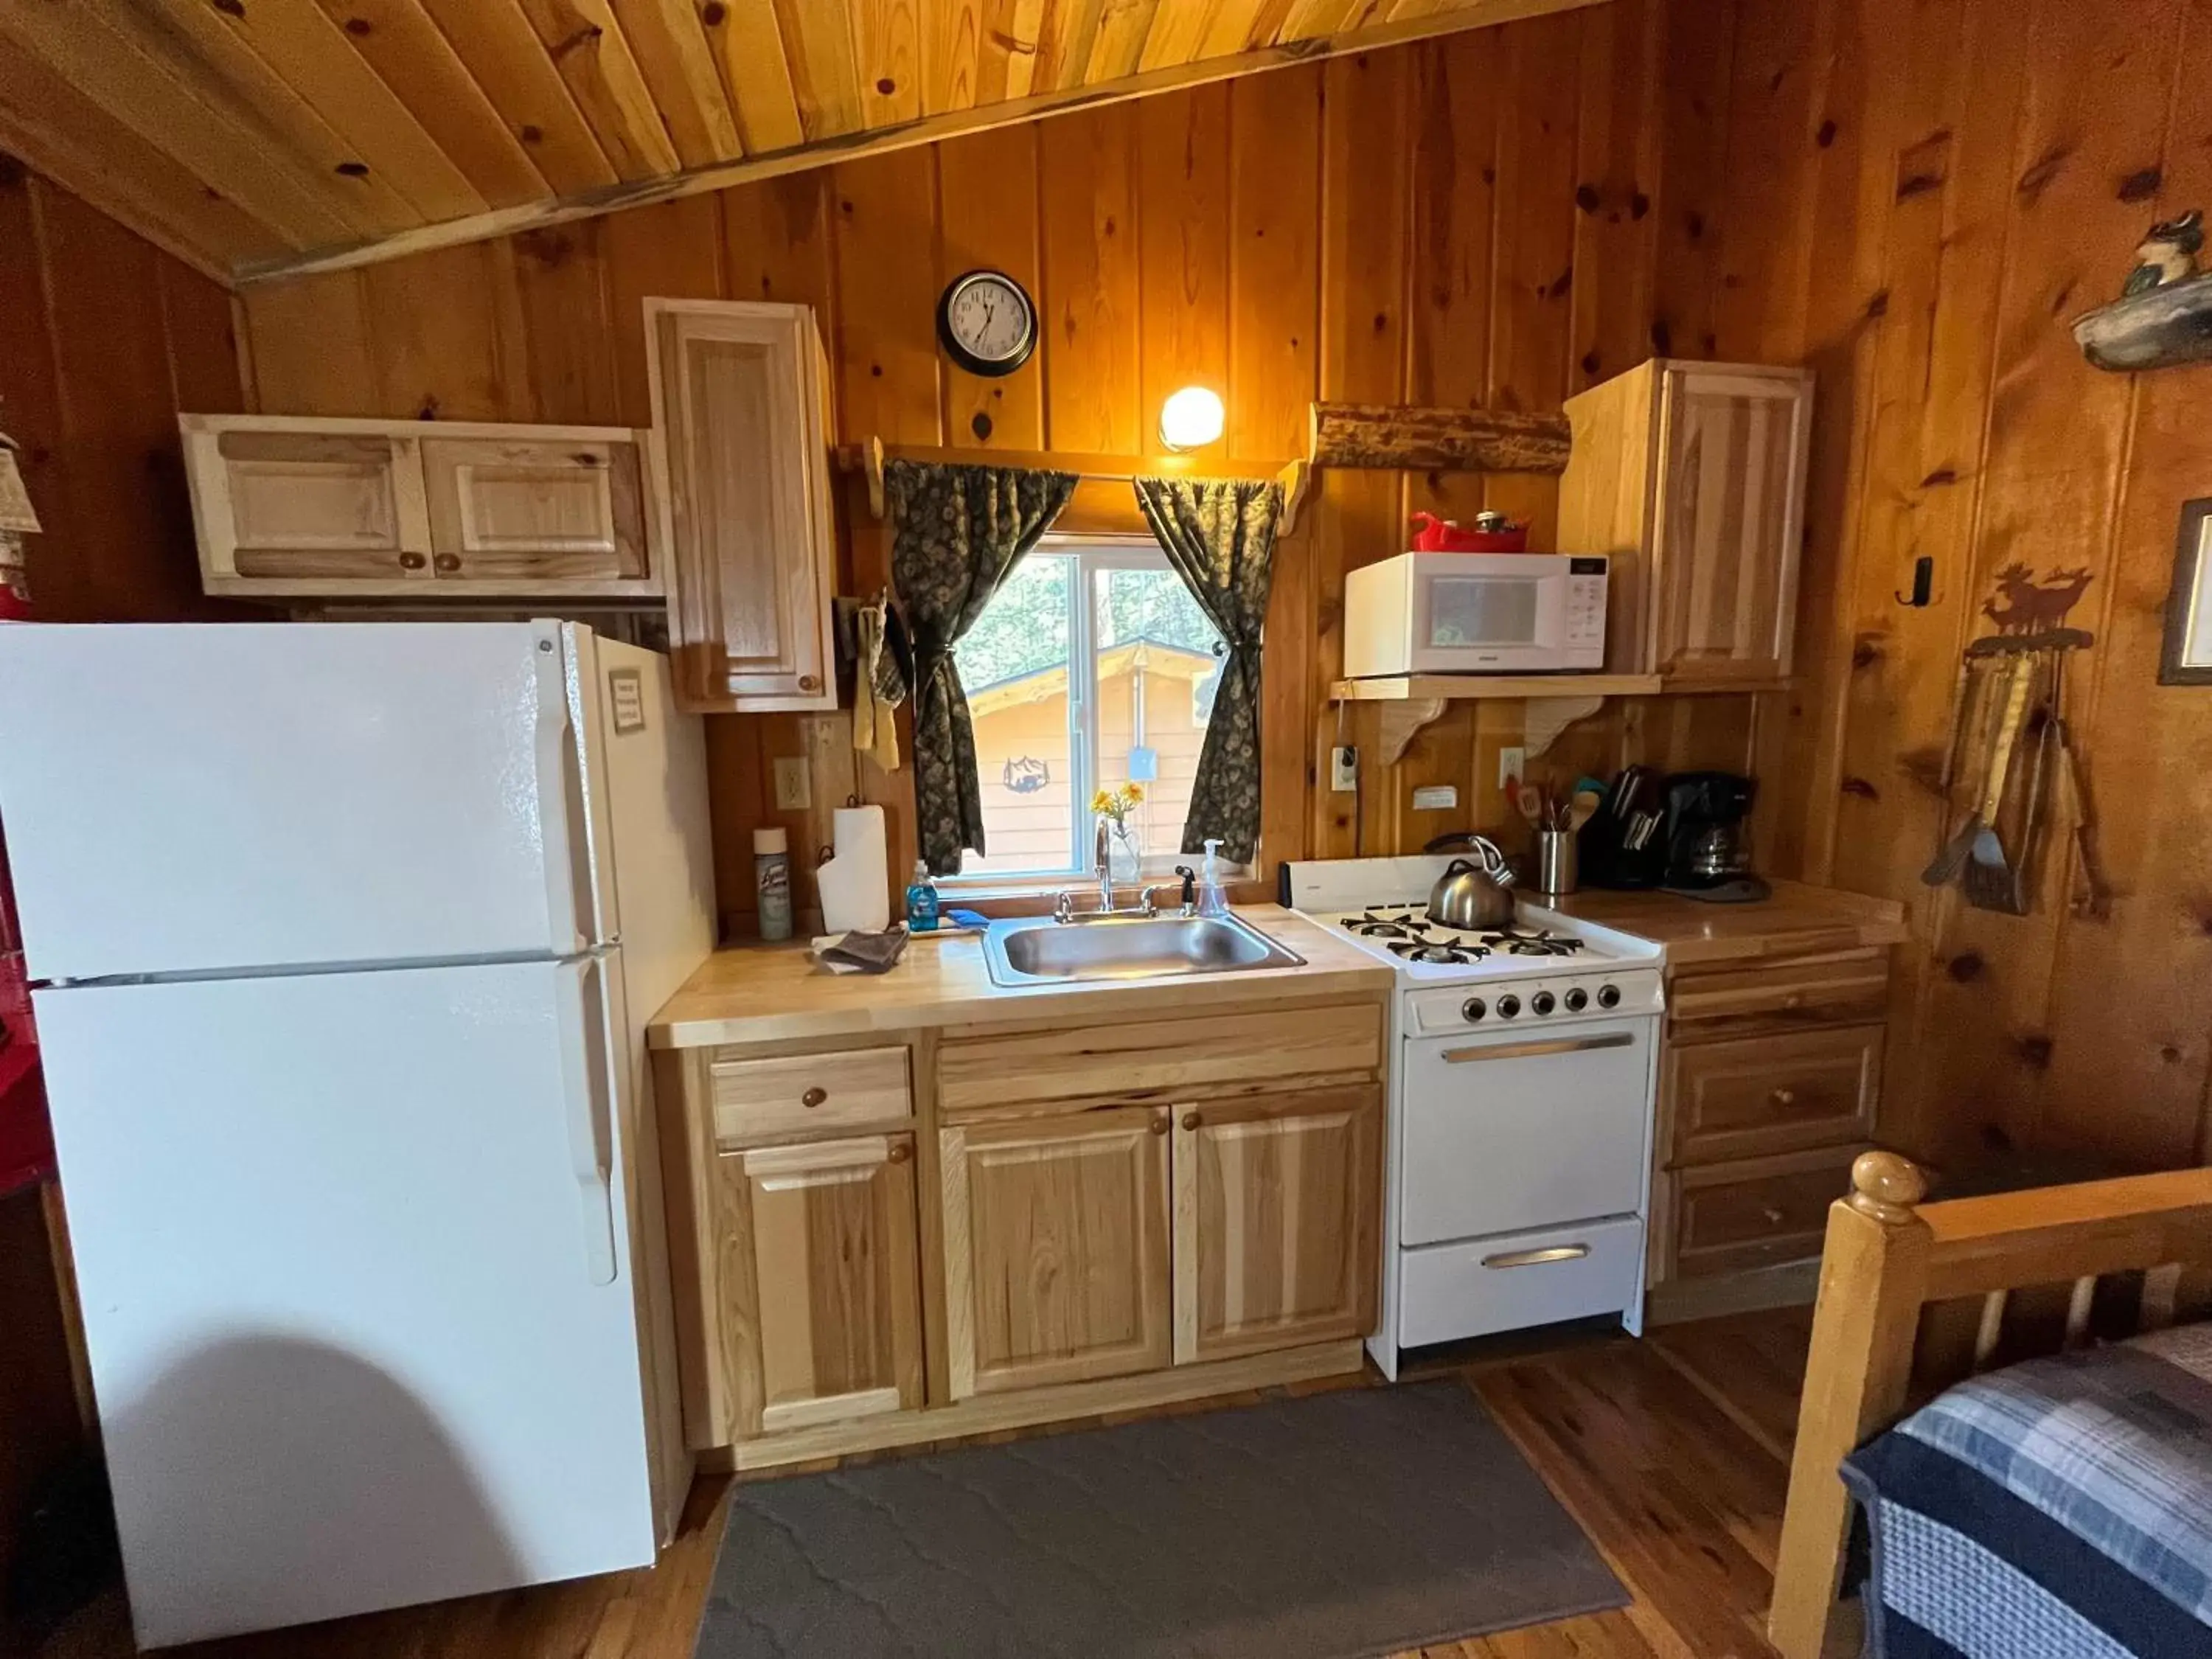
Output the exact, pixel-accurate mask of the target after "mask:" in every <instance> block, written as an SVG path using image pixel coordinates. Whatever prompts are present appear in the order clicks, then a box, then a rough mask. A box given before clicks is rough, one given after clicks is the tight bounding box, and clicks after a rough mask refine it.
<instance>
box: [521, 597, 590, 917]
mask: <svg viewBox="0 0 2212 1659" xmlns="http://www.w3.org/2000/svg"><path fill="white" fill-rule="evenodd" d="M537 737H538V752H537V754H536V756H535V757H534V759H535V763H536V768H537V774H538V777H537V783H538V825H539V829H540V832H541V833H542V834H543V836H544V842H543V852H544V860H545V902H546V912H547V915H548V916H549V917H550V930H549V932H550V938H549V939H548V941H547V942H548V944H549V945H550V947H551V949H552V950H553V951H554V953H555V954H556V956H566V955H568V953H569V952H571V951H580V950H582V949H583V948H584V945H585V939H584V921H585V918H586V917H587V916H588V915H590V914H591V911H592V902H591V897H590V893H589V889H588V886H587V883H588V882H589V879H590V872H589V867H588V866H589V860H588V859H587V857H586V831H585V828H584V779H583V762H582V760H581V759H580V757H579V756H578V754H577V743H578V736H577V732H576V727H575V725H574V721H573V720H571V718H570V716H569V711H568V664H567V661H566V659H565V658H564V657H563V655H562V649H561V637H560V629H559V628H558V626H557V625H555V624H550V623H549V624H543V625H541V626H540V627H539V628H538V730H537Z"/></svg>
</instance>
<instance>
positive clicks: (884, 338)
mask: <svg viewBox="0 0 2212 1659" xmlns="http://www.w3.org/2000/svg"><path fill="white" fill-rule="evenodd" d="M832 187H833V189H834V190H835V191H836V205H837V324H838V347H837V350H836V355H835V356H834V357H833V359H832V362H833V366H834V368H835V370H836V375H837V382H838V410H837V429H838V431H839V432H840V433H841V434H842V435H844V436H846V437H848V438H849V439H851V440H853V441H862V440H865V439H866V438H867V437H868V436H870V435H874V436H876V437H879V438H881V439H882V440H883V441H884V442H885V443H911V444H941V443H943V442H944V441H945V431H944V426H943V423H942V422H943V410H944V402H943V399H942V398H940V396H939V391H938V365H939V362H940V354H939V351H938V349H937V337H936V331H935V325H934V321H933V319H934V317H935V314H936V307H937V295H938V288H937V281H936V272H937V257H936V249H937V240H938V237H937V168H936V166H935V161H934V157H933V155H932V153H931V152H930V151H929V150H927V149H911V150H899V151H895V152H894V153H892V154H890V155H874V156H870V157H868V158H866V160H863V161H848V162H845V163H843V164H842V165H840V166H839V167H837V168H836V170H835V173H834V184H833V186H832Z"/></svg>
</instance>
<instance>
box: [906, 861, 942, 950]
mask: <svg viewBox="0 0 2212 1659" xmlns="http://www.w3.org/2000/svg"><path fill="white" fill-rule="evenodd" d="M938 909H939V902H938V896H937V884H936V883H935V882H934V881H932V880H931V879H930V877H929V866H928V864H927V861H925V860H921V859H916V860H915V861H914V880H913V881H912V882H910V883H908V886H907V890H906V930H907V932H908V933H935V932H936V931H937V917H938Z"/></svg>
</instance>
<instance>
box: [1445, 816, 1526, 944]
mask: <svg viewBox="0 0 2212 1659" xmlns="http://www.w3.org/2000/svg"><path fill="white" fill-rule="evenodd" d="M1466 839H1467V848H1468V852H1470V853H1472V854H1474V857H1473V858H1466V859H1454V860H1452V861H1451V864H1450V865H1449V867H1448V868H1446V870H1445V871H1444V872H1443V875H1441V876H1439V877H1437V884H1436V885H1435V886H1434V887H1432V888H1431V889H1430V890H1429V920H1430V921H1433V922H1436V923H1437V924H1438V925H1439V926H1442V927H1456V928H1459V929H1460V930H1461V931H1462V932H1466V933H1474V932H1476V931H1478V930H1480V929H1482V928H1486V927H1510V926H1511V925H1512V923H1513V895H1512V894H1511V893H1510V892H1508V891H1507V888H1509V887H1510V885H1511V884H1512V882H1513V869H1512V866H1510V865H1509V864H1507V863H1506V861H1505V854H1503V853H1501V852H1499V851H1498V847H1497V844H1496V843H1495V842H1492V841H1490V840H1488V839H1487V838H1486V837H1484V836H1468V837H1467V838H1466Z"/></svg>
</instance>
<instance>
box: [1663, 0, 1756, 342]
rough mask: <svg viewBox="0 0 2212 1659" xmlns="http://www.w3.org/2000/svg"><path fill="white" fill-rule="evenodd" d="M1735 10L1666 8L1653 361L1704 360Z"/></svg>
mask: <svg viewBox="0 0 2212 1659" xmlns="http://www.w3.org/2000/svg"><path fill="white" fill-rule="evenodd" d="M1738 4H1739V0H1710V3H1707V4H1704V5H1692V4H1687V3H1685V0H1666V20H1665V23H1664V26H1663V27H1664V36H1665V38H1664V41H1663V43H1662V54H1663V55H1662V70H1661V73H1662V76H1663V77H1664V84H1665V88H1666V96H1665V100H1664V106H1663V112H1662V131H1661V137H1660V155H1661V157H1662V163H1661V169H1660V175H1659V187H1658V190H1657V191H1656V195H1655V197H1654V201H1655V203H1656V212H1657V216H1658V221H1659V230H1658V263H1657V266H1656V269H1655V270H1653V272H1652V293H1653V300H1654V307H1655V313H1656V314H1655V315H1654V316H1653V318H1652V320H1651V336H1650V346H1651V351H1652V353H1653V355H1656V356H1662V357H1711V356H1715V355H1717V351H1718V349H1719V344H1720V343H1719V341H1718V339H1717V338H1716V337H1715V335H1714V332H1713V295H1714V292H1715V289H1716V287H1717V280H1718V278H1717V262H1718V259H1719V257H1720V251H1721V246H1722V238H1723V227H1722V222H1721V221H1722V212H1723V205H1724V204H1725V203H1726V201H1727V197H1728V190H1729V172H1728V138H1729V91H1730V88H1732V87H1733V86H1734V84H1735V30H1736V11H1737V8H1738Z"/></svg>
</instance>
